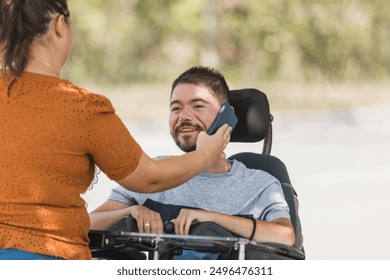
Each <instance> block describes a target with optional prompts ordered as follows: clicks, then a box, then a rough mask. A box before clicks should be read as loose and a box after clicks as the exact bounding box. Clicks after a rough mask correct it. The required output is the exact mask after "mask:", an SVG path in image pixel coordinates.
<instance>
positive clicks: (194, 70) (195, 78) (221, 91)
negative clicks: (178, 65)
mask: <svg viewBox="0 0 390 280" xmlns="http://www.w3.org/2000/svg"><path fill="white" fill-rule="evenodd" d="M178 84H194V85H203V86H205V87H207V88H209V89H210V90H211V91H212V93H213V94H214V95H215V97H216V98H217V99H218V100H219V101H220V102H221V104H223V103H225V102H226V101H228V100H229V86H228V85H227V83H226V80H225V78H224V76H223V75H222V74H221V73H220V72H219V71H218V70H216V69H214V68H211V67H207V66H194V67H191V68H189V69H188V70H186V71H185V72H183V73H182V74H181V75H180V76H179V77H177V78H176V80H175V81H174V82H173V84H172V88H171V96H172V92H173V90H174V89H175V87H176V86H177V85H178Z"/></svg>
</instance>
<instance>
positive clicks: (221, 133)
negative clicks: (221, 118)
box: [196, 124, 232, 165]
mask: <svg viewBox="0 0 390 280" xmlns="http://www.w3.org/2000/svg"><path fill="white" fill-rule="evenodd" d="M231 131H232V128H231V127H230V126H228V125H227V124H224V125H223V126H221V127H220V128H219V129H218V130H217V132H216V133H215V134H213V135H208V134H207V133H206V132H205V131H201V132H199V135H198V139H197V141H196V150H197V151H202V152H203V153H204V154H205V155H207V156H208V159H209V165H211V164H212V163H214V162H215V161H218V160H220V158H221V154H222V153H223V151H224V150H225V148H226V146H227V145H228V144H229V141H230V134H231Z"/></svg>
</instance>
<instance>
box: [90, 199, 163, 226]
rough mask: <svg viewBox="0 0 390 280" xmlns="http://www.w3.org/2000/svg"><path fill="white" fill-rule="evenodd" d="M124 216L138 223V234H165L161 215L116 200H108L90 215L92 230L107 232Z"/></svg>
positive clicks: (142, 207)
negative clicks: (130, 217) (106, 230)
mask: <svg viewBox="0 0 390 280" xmlns="http://www.w3.org/2000/svg"><path fill="white" fill-rule="evenodd" d="M124 216H132V217H133V218H134V219H135V220H136V221H137V227H138V232H141V233H143V232H145V233H163V223H162V220H161V217H160V214H159V213H157V212H155V211H152V210H149V209H148V208H146V207H144V206H140V205H130V204H127V203H123V202H119V201H115V200H107V201H106V202H104V203H103V204H102V205H100V206H99V207H98V208H96V209H95V210H94V211H92V212H91V213H90V214H89V218H90V221H91V225H90V229H92V230H105V229H107V228H109V227H110V225H112V224H113V223H114V222H115V221H117V220H118V219H120V218H122V217H124Z"/></svg>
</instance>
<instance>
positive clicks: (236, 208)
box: [108, 160, 290, 221]
mask: <svg viewBox="0 0 390 280" xmlns="http://www.w3.org/2000/svg"><path fill="white" fill-rule="evenodd" d="M108 199H110V200H115V201H119V202H123V203H127V204H138V205H143V203H144V202H145V201H146V200H147V199H151V200H154V201H157V202H160V203H165V204H175V205H182V206H188V207H194V208H200V209H204V210H208V211H213V212H219V213H223V214H228V215H253V217H254V218H256V219H260V220H264V221H272V220H275V219H277V218H287V219H290V215H289V208H288V205H287V202H286V200H285V198H284V194H283V190H282V187H281V185H280V182H279V181H278V180H277V179H276V178H275V177H273V176H271V175H270V174H269V173H267V172H264V171H261V170H256V169H248V168H246V166H245V165H244V164H242V163H241V162H239V161H236V160H234V161H233V164H232V168H231V170H230V171H229V172H228V173H223V174H211V173H206V172H203V173H200V174H199V175H197V176H195V177H193V178H192V179H190V180H189V181H188V182H186V183H184V184H182V185H180V186H178V187H176V188H173V189H170V190H167V191H163V192H159V193H152V194H140V193H135V192H132V191H129V190H127V189H125V188H123V187H121V186H118V187H116V188H114V189H113V190H112V191H111V195H110V196H109V198H108Z"/></svg>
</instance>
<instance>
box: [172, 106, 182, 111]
mask: <svg viewBox="0 0 390 280" xmlns="http://www.w3.org/2000/svg"><path fill="white" fill-rule="evenodd" d="M177 111H180V108H179V107H173V108H171V112H177Z"/></svg>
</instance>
